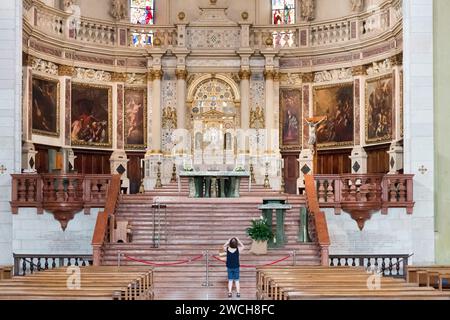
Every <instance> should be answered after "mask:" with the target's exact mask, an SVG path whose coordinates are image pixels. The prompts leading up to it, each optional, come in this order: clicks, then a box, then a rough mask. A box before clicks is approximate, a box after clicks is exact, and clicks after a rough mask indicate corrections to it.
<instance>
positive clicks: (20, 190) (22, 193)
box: [18, 178, 27, 202]
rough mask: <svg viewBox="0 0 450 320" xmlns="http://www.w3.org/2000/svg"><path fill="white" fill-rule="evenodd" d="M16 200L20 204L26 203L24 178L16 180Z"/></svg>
mask: <svg viewBox="0 0 450 320" xmlns="http://www.w3.org/2000/svg"><path fill="white" fill-rule="evenodd" d="M18 185H19V188H18V200H19V201H20V202H26V201H27V197H26V194H27V191H26V179H25V178H19V179H18Z"/></svg>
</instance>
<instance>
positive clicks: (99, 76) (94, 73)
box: [74, 68, 112, 82]
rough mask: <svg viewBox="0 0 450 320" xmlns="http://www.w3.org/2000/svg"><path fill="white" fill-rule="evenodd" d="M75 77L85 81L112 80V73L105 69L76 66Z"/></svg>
mask: <svg viewBox="0 0 450 320" xmlns="http://www.w3.org/2000/svg"><path fill="white" fill-rule="evenodd" d="M74 78H75V79H79V80H85V81H102V82H111V80H112V76H111V73H109V72H106V71H103V70H94V69H85V68H75V72H74Z"/></svg>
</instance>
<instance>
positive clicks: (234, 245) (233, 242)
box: [230, 238, 238, 249]
mask: <svg viewBox="0 0 450 320" xmlns="http://www.w3.org/2000/svg"><path fill="white" fill-rule="evenodd" d="M237 247H238V241H237V239H236V238H233V239H231V240H230V248H233V249H236V248H237Z"/></svg>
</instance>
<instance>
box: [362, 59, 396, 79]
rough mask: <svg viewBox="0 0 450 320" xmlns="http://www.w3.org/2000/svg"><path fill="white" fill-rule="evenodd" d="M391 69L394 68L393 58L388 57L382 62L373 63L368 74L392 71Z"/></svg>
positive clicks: (368, 69)
mask: <svg viewBox="0 0 450 320" xmlns="http://www.w3.org/2000/svg"><path fill="white" fill-rule="evenodd" d="M391 70H392V63H391V60H390V59H386V60H383V61H381V62H374V63H372V66H371V67H368V68H367V75H369V76H373V75H377V74H382V73H386V72H391Z"/></svg>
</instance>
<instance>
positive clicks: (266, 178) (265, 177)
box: [264, 162, 270, 189]
mask: <svg viewBox="0 0 450 320" xmlns="http://www.w3.org/2000/svg"><path fill="white" fill-rule="evenodd" d="M264 189H270V181H269V162H266V174H265V176H264Z"/></svg>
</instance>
